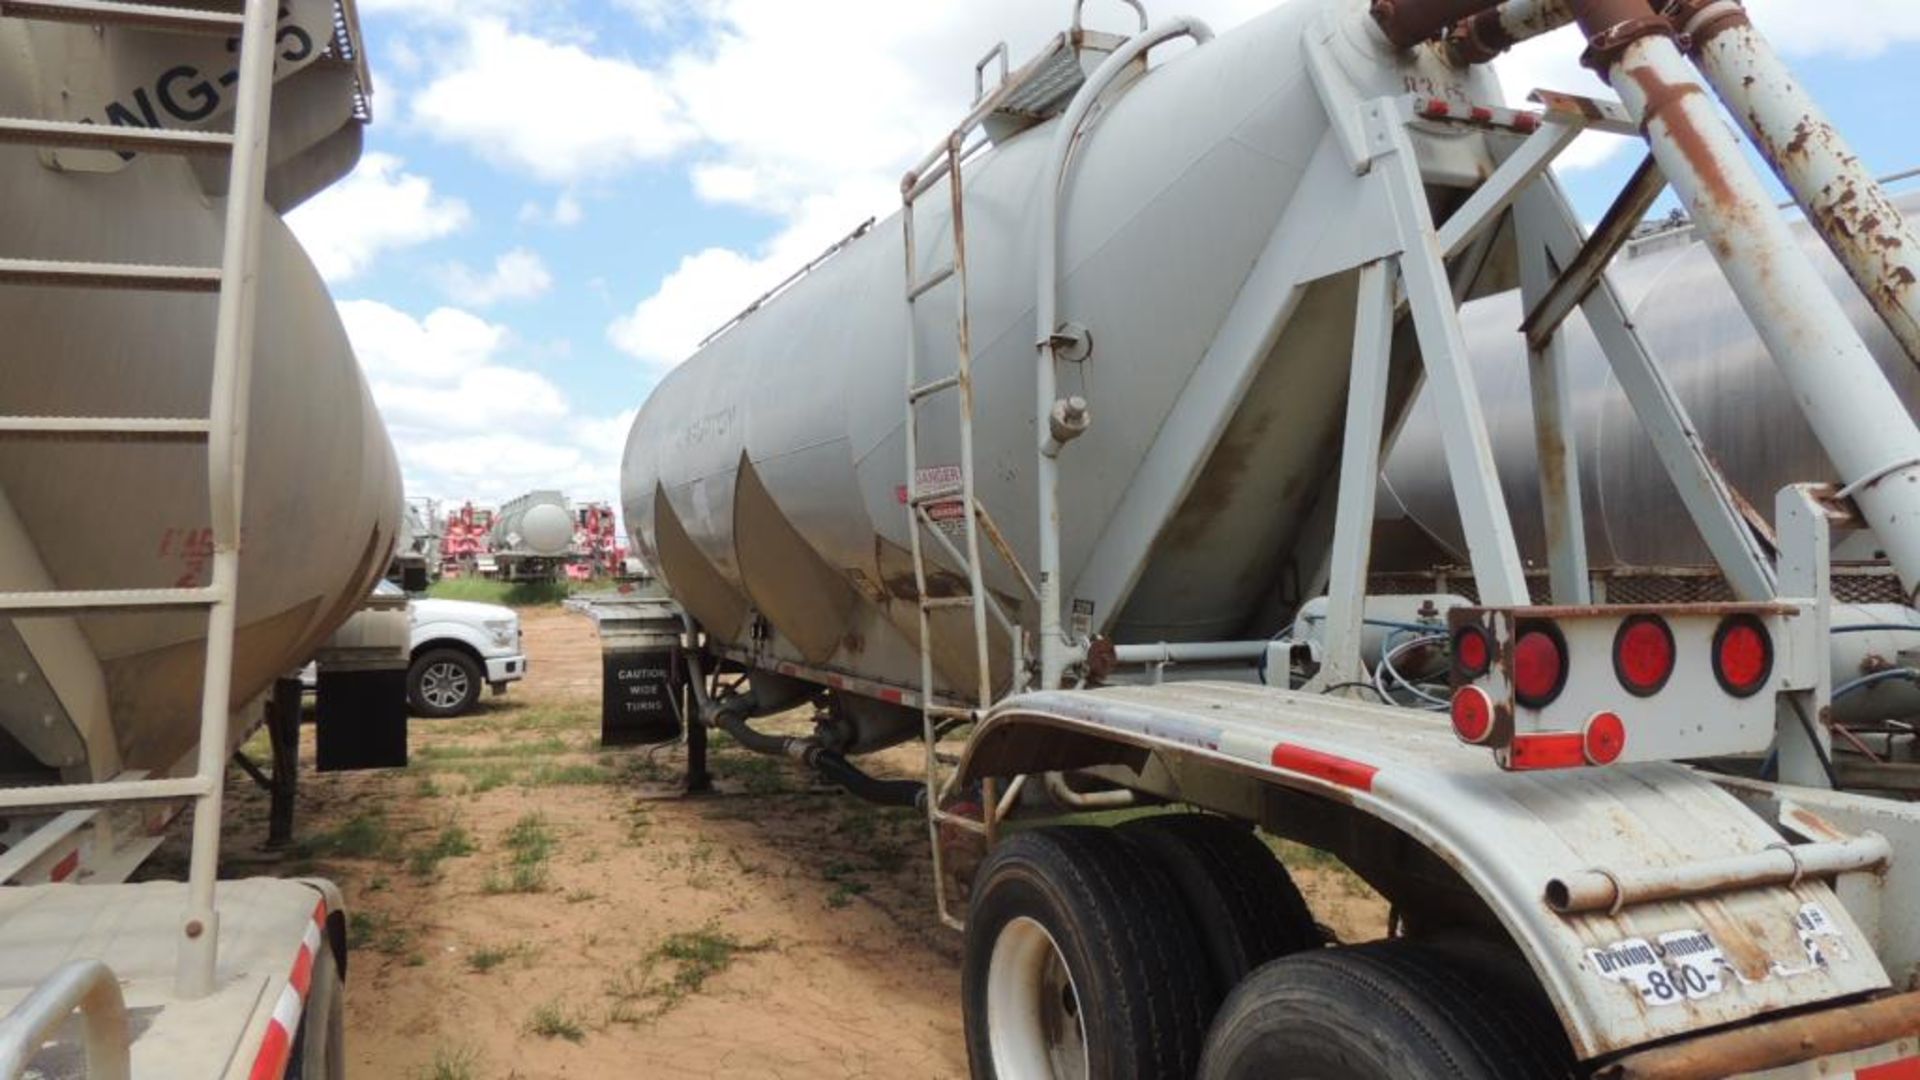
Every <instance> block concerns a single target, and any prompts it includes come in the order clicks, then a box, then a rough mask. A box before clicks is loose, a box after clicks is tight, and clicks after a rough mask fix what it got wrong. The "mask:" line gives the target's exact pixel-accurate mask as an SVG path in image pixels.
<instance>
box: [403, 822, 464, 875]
mask: <svg viewBox="0 0 1920 1080" xmlns="http://www.w3.org/2000/svg"><path fill="white" fill-rule="evenodd" d="M474 850H475V849H474V844H473V834H472V833H469V832H468V831H467V828H466V826H464V825H462V824H460V823H459V822H458V821H448V822H447V823H446V824H445V825H442V826H440V832H439V834H438V835H436V836H435V837H434V838H433V843H431V844H428V845H427V846H426V847H423V848H420V849H418V850H416V851H415V852H414V853H413V854H411V855H409V856H407V869H408V870H409V871H411V872H412V873H413V876H414V877H417V878H421V879H426V878H431V877H433V876H434V874H436V873H438V872H439V870H440V864H441V863H442V862H445V861H446V860H448V859H464V858H466V857H467V856H469V855H471V854H473V853H474Z"/></svg>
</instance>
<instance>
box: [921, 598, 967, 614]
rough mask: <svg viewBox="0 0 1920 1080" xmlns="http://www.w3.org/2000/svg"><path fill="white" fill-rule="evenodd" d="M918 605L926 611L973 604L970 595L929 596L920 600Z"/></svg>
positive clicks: (944, 609)
mask: <svg viewBox="0 0 1920 1080" xmlns="http://www.w3.org/2000/svg"><path fill="white" fill-rule="evenodd" d="M920 606H921V607H922V608H924V609H925V610H927V611H947V610H950V609H953V608H970V607H972V606H973V597H971V596H929V597H927V598H926V599H925V600H922V601H920Z"/></svg>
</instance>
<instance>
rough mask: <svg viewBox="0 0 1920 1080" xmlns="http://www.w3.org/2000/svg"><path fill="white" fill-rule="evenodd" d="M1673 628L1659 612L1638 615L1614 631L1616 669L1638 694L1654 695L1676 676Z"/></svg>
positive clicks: (1624, 682) (1628, 686)
mask: <svg viewBox="0 0 1920 1080" xmlns="http://www.w3.org/2000/svg"><path fill="white" fill-rule="evenodd" d="M1673 667H1674V645H1673V630H1672V629H1671V628H1670V627H1668V626H1667V620H1665V619H1663V618H1661V617H1660V616H1658V615H1635V616H1633V617H1631V618H1629V619H1627V621H1625V622H1623V623H1621V624H1620V631H1619V632H1618V633H1616V634H1614V635H1613V673H1614V674H1615V675H1617V676H1619V678H1620V685H1621V686H1622V687H1625V688H1626V691H1627V693H1629V694H1632V695H1634V696H1635V697H1652V696H1653V695H1654V694H1657V693H1659V692H1660V691H1661V689H1662V688H1664V687H1665V686H1666V685H1667V680H1668V679H1670V678H1672V677H1673Z"/></svg>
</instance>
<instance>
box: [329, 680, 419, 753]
mask: <svg viewBox="0 0 1920 1080" xmlns="http://www.w3.org/2000/svg"><path fill="white" fill-rule="evenodd" d="M319 697H320V700H319V703H318V706H317V708H316V710H315V711H316V713H317V718H316V720H315V724H314V735H313V739H314V763H315V765H317V766H318V767H319V770H320V771H321V772H352V771H355V770H360V769H404V768H406V767H407V669H406V668H395V669H393V670H391V671H326V670H322V671H321V672H320V695H319Z"/></svg>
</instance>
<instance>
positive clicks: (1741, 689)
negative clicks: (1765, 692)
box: [1713, 615, 1773, 698]
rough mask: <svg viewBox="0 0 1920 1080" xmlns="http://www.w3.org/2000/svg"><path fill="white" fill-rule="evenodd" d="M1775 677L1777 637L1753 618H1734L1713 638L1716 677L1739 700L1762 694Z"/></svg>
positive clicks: (1714, 674)
mask: <svg viewBox="0 0 1920 1080" xmlns="http://www.w3.org/2000/svg"><path fill="white" fill-rule="evenodd" d="M1772 675H1773V638H1772V637H1771V636H1770V635H1768V633H1767V626H1766V624H1765V623H1763V622H1761V621H1760V620H1759V619H1758V618H1756V617H1755V616H1752V615H1730V616H1728V617H1727V620H1726V621H1725V622H1723V623H1721V624H1720V629H1719V630H1718V631H1716V632H1715V633H1714V635H1713V677H1714V678H1715V679H1717V680H1719V683H1720V689H1722V690H1725V691H1726V692H1727V693H1729V694H1732V695H1733V696H1734V697H1737V698H1747V697H1752V696H1753V695H1755V694H1757V693H1759V692H1760V691H1761V690H1762V689H1763V688H1764V687H1765V686H1766V685H1767V680H1768V679H1769V678H1770V677H1771V676H1772Z"/></svg>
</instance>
